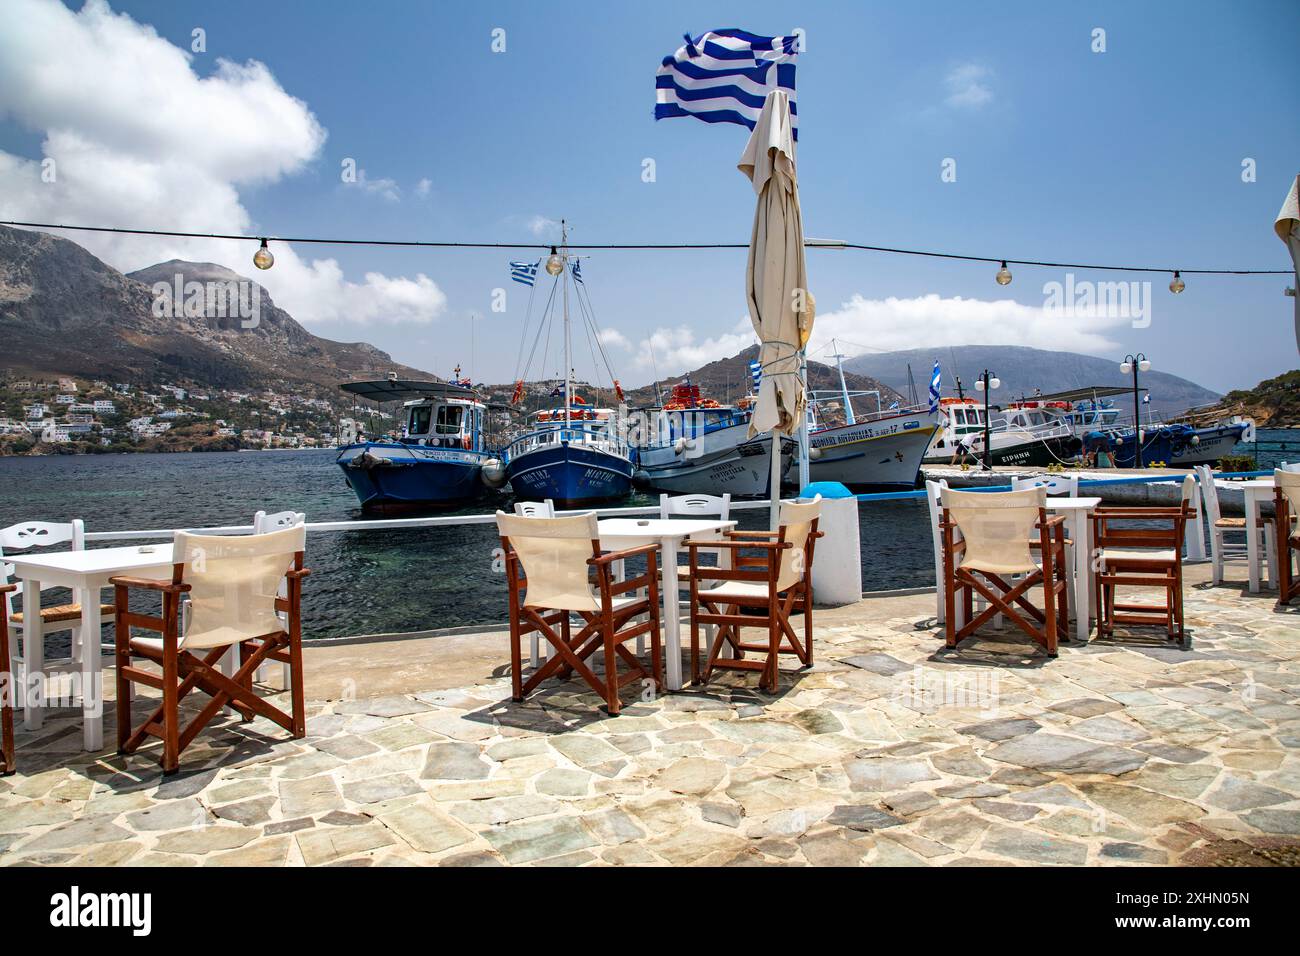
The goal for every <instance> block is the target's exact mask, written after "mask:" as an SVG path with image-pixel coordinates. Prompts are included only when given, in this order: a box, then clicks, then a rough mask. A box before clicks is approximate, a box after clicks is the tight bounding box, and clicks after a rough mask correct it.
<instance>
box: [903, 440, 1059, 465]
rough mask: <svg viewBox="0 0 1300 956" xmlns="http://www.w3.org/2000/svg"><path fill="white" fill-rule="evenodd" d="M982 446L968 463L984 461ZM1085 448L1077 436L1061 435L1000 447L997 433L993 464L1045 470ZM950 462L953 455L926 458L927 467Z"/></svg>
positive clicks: (970, 455)
mask: <svg viewBox="0 0 1300 956" xmlns="http://www.w3.org/2000/svg"><path fill="white" fill-rule="evenodd" d="M982 445H983V442H981V443H980V447H977V448H976V449H975V450H974V451H972V452H971V453H970V454H968V455H967V461H970V460H971V458H975V459H977V460H979V461H981V462H982V461H983V460H984V452H983V450H982ZM1082 446H1083V441H1082V439H1080V438H1078V437H1076V436H1074V435H1058V436H1054V437H1052V438H1031V439H1028V440H1027V441H1021V442H1015V443H1012V444H1006V445H1002V446H1000V447H999V445H998V443H997V434H996V433H994V442H993V454H992V456H991V458H992V462H991V464H993V465H995V466H997V465H1009V466H1012V467H1028V468H1046V467H1047V466H1048V465H1052V464H1061V463H1063V462H1067V461H1069V460H1070V459H1072V458H1075V457H1077V456H1078V454H1079V450H1080V449H1081V448H1082ZM951 462H952V454H951V452H950V453H949V454H947V455H943V454H939V455H935V454H930V455H927V456H926V457H925V464H927V465H947V464H950V463H951Z"/></svg>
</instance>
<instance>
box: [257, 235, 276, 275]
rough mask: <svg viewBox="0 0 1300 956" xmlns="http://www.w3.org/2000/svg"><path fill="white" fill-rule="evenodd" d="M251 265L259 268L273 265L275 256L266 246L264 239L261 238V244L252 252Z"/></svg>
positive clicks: (267, 267)
mask: <svg viewBox="0 0 1300 956" xmlns="http://www.w3.org/2000/svg"><path fill="white" fill-rule="evenodd" d="M253 265H255V266H257V267H258V268H259V269H269V268H271V266H273V265H275V256H273V255H271V250H270V249H268V248H266V240H265V239H263V240H262V246H261V248H260V249H258V250H257V251H256V252H255V253H253Z"/></svg>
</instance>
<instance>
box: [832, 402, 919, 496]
mask: <svg viewBox="0 0 1300 956" xmlns="http://www.w3.org/2000/svg"><path fill="white" fill-rule="evenodd" d="M934 431H935V424H934V422H933V420H932V419H931V418H930V416H928V415H902V416H893V417H890V418H882V419H878V420H875V421H866V422H858V423H856V424H853V425H838V426H836V427H834V428H825V429H821V430H819V431H815V432H813V433H812V434H811V435H810V436H809V437H808V441H809V444H810V445H811V446H812V447H813V448H816V449H817V450H818V452H819V457H817V458H815V459H813V460H812V461H811V462H810V463H809V471H808V474H809V476H810V478H811V480H813V481H838V482H839V483H840V484H842V485H845V486H847V487H848V488H850V489H852V490H859V489H870V488H913V487H915V486H916V476H917V474H918V473H919V472H920V470H921V459H922V458H923V457H924V456H925V451H926V449H927V448H928V447H929V446H930V439H931V437H932V436H933V435H934Z"/></svg>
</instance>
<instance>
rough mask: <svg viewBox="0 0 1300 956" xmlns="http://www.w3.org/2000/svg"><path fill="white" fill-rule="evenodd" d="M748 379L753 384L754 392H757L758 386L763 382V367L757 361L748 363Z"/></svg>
mask: <svg viewBox="0 0 1300 956" xmlns="http://www.w3.org/2000/svg"><path fill="white" fill-rule="evenodd" d="M749 379H750V381H751V382H753V383H754V391H755V392H757V391H758V385H759V383H760V382H762V381H763V366H762V365H760V364H759V363H758V362H757V361H753V362H750V363H749Z"/></svg>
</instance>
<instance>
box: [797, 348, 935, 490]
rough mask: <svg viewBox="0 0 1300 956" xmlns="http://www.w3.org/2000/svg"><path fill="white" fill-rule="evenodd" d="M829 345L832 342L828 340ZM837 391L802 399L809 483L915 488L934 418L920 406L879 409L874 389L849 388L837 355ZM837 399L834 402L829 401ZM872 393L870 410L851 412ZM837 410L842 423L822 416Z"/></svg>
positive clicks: (879, 402) (933, 428) (820, 392)
mask: <svg viewBox="0 0 1300 956" xmlns="http://www.w3.org/2000/svg"><path fill="white" fill-rule="evenodd" d="M831 344H832V346H834V345H835V342H834V340H832V342H831ZM833 358H834V359H835V362H836V368H837V369H838V371H839V375H840V390H839V393H838V395H837V396H836V393H834V392H827V391H814V392H812V393H810V396H809V402H808V474H809V478H810V480H811V481H838V482H839V483H840V484H842V485H845V486H847V487H848V488H849V489H850V490H853V491H860V490H869V489H885V488H901V489H910V488H914V487H915V486H916V476H917V474H918V473H919V472H920V470H921V459H922V458H924V457H925V452H926V449H927V448H929V446H930V441H931V439H932V437H933V436H934V433H935V430H936V427H937V426H936V424H935V416H933V415H931V414H930V412H929V410H928V409H926V408H918V407H912V408H899V407H898V406H897V404H895V405H894V406H891V407H890V408H888V409H882V408H881V401H880V392H878V391H876V390H874V389H868V390H856V391H849V387H848V384H847V382H846V381H845V378H844V366H843V358H844V357H843V356H842V355H840V354H839V350H838V348H837V349H836V354H835V355H834V356H833ZM833 396H835V397H838V399H839V402H838V404H837V403H835V402H834V401H833ZM866 396H874V397H875V400H876V409H875V411H874V412H866V413H862V412H860V411H855V410H854V408H853V400H854V399H855V398H859V399H861V398H865V397H866ZM838 412H842V413H843V418H844V420H843V422H842V423H840V422H837V423H834V424H830V423H828V422H826V421H825V420H824V419H825V418H827V417H829V415H830V414H832V413H838Z"/></svg>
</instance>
